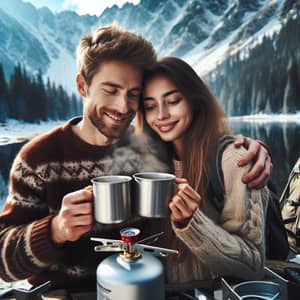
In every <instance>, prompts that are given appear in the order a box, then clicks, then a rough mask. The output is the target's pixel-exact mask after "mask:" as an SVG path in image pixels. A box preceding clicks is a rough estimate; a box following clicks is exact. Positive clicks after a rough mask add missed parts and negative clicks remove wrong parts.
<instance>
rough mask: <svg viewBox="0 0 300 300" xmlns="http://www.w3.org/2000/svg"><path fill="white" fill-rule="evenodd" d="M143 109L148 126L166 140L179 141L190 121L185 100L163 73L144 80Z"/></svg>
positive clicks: (190, 116)
mask: <svg viewBox="0 0 300 300" xmlns="http://www.w3.org/2000/svg"><path fill="white" fill-rule="evenodd" d="M144 109H145V117H146V121H147V123H148V124H149V126H150V127H151V128H152V129H153V130H154V131H155V132H156V133H157V134H158V135H159V136H160V137H161V139H162V140H164V141H167V142H173V143H175V142H177V141H181V138H182V136H183V134H184V133H185V131H186V130H187V129H188V128H189V126H190V124H191V121H192V114H191V110H190V106H189V104H188V102H187V100H186V99H185V98H184V97H183V95H182V94H181V93H180V92H179V91H178V89H177V87H176V86H175V85H174V83H173V82H172V81H170V80H169V79H168V78H167V77H166V76H164V75H156V76H154V77H152V78H150V79H149V80H147V81H146V83H145V89H144Z"/></svg>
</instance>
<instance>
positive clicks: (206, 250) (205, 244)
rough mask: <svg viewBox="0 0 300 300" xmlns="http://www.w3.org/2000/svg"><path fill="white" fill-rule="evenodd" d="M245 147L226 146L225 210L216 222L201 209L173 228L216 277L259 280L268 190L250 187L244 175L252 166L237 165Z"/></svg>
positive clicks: (223, 167) (262, 260)
mask: <svg viewBox="0 0 300 300" xmlns="http://www.w3.org/2000/svg"><path fill="white" fill-rule="evenodd" d="M244 151H245V150H244V149H235V148H234V146H233V145H230V146H229V147H227V148H226V150H225V151H224V153H223V157H222V170H223V174H224V184H225V195H224V209H223V211H222V214H221V216H220V219H219V221H218V222H214V221H213V220H212V219H211V218H209V217H208V216H207V215H205V213H204V212H202V211H201V210H200V209H199V208H198V209H197V210H196V212H195V213H194V216H193V218H192V219H191V221H190V222H189V224H188V225H187V226H186V227H185V228H182V229H179V228H175V227H174V224H173V228H174V230H175V233H176V234H177V236H178V237H179V238H180V239H181V240H182V241H183V242H184V243H185V244H186V245H187V246H188V247H189V248H190V249H191V251H192V252H193V253H194V254H195V255H196V256H197V258H198V259H199V260H200V261H201V263H203V264H204V265H206V266H207V268H208V269H209V270H210V271H211V272H212V273H214V274H215V275H217V276H222V275H229V276H235V277H238V278H241V277H242V278H245V279H257V278H260V277H261V276H262V274H263V267H264V261H265V258H264V253H265V251H264V250H265V241H264V227H265V208H266V205H267V201H268V200H267V199H268V192H267V190H266V189H260V190H255V189H251V190H250V189H248V188H247V186H246V185H245V184H243V183H242V182H241V178H242V176H243V174H244V173H245V172H246V170H248V169H249V167H250V166H246V167H242V168H241V167H238V166H237V161H238V160H239V158H240V157H241V156H242V155H243V153H244Z"/></svg>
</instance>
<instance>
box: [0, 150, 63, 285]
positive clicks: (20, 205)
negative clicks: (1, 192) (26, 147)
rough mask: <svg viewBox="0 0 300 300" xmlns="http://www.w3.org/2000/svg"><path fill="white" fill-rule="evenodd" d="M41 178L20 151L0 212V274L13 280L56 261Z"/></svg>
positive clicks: (55, 251)
mask: <svg viewBox="0 0 300 300" xmlns="http://www.w3.org/2000/svg"><path fill="white" fill-rule="evenodd" d="M44 187H45V186H44V181H43V179H42V178H41V177H40V176H39V175H38V174H37V172H35V171H34V170H33V169H32V168H31V167H30V166H29V165H28V164H27V163H26V162H25V161H24V160H22V159H21V156H20V154H19V155H18V156H17V157H16V159H15V161H14V164H13V166H12V169H11V176H10V191H9V195H8V198H7V200H6V203H5V205H4V207H3V210H2V212H1V213H0V249H1V252H0V255H1V259H0V277H1V278H2V279H3V280H5V281H15V280H20V279H25V278H28V277H30V276H31V275H32V274H36V273H39V272H41V271H42V270H43V269H44V268H46V267H48V266H49V265H51V264H53V263H55V262H57V261H58V260H59V258H60V257H61V255H62V249H60V248H57V247H56V246H55V245H54V244H53V242H52V240H51V234H50V223H51V220H52V217H53V216H51V215H49V209H48V206H47V203H45V200H43V191H44Z"/></svg>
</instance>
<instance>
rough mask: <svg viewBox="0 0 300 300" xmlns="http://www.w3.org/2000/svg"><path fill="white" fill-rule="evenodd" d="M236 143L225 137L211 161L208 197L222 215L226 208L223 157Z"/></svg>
mask: <svg viewBox="0 0 300 300" xmlns="http://www.w3.org/2000/svg"><path fill="white" fill-rule="evenodd" d="M233 142H234V137H233V136H231V135H224V136H222V137H221V138H220V139H219V142H218V145H217V148H216V150H215V154H214V155H212V157H211V160H210V165H209V166H210V180H209V186H208V193H207V196H208V198H209V200H210V203H211V204H212V206H213V207H214V208H215V209H216V210H217V211H218V212H219V213H221V212H222V210H223V207H224V193H225V187H224V175H223V171H222V155H223V152H224V150H225V149H226V147H227V146H228V145H230V144H232V143H233Z"/></svg>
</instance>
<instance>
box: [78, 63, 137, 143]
mask: <svg viewBox="0 0 300 300" xmlns="http://www.w3.org/2000/svg"><path fill="white" fill-rule="evenodd" d="M141 91H142V72H141V70H140V69H138V68H136V67H134V66H132V65H129V64H127V63H124V62H121V61H116V60H113V61H107V62H103V63H102V64H101V65H100V67H99V69H98V71H97V73H95V75H94V77H93V79H92V82H91V84H90V86H89V87H88V88H87V94H86V97H84V101H85V102H84V115H85V117H87V118H88V119H89V121H90V122H91V124H92V125H93V126H94V127H95V128H96V129H97V130H98V132H100V133H101V134H102V135H104V136H105V137H107V138H109V139H118V138H120V136H121V135H122V133H123V132H124V131H125V130H126V129H127V127H128V126H129V124H130V122H131V121H132V120H133V118H134V117H135V113H136V111H137V109H138V103H139V97H140V94H141Z"/></svg>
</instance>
